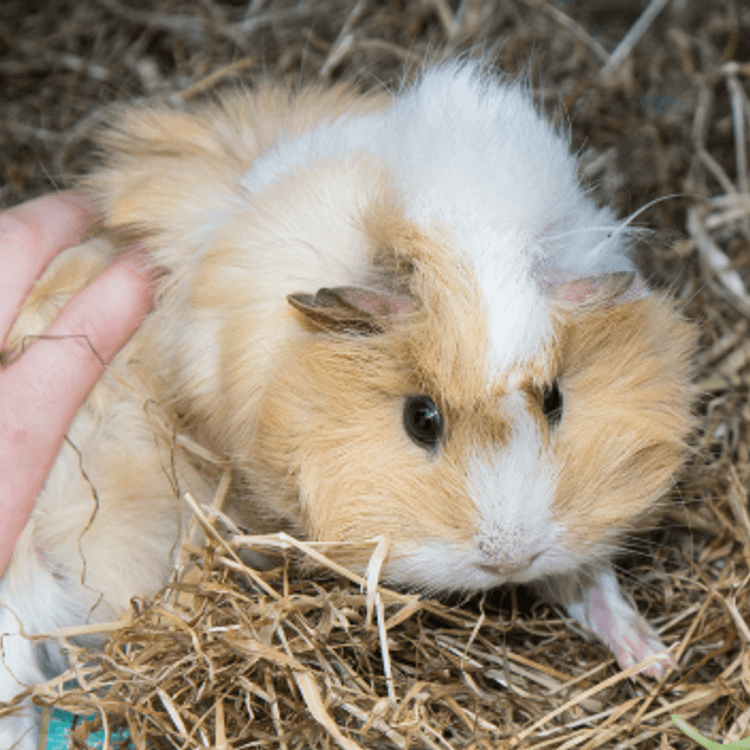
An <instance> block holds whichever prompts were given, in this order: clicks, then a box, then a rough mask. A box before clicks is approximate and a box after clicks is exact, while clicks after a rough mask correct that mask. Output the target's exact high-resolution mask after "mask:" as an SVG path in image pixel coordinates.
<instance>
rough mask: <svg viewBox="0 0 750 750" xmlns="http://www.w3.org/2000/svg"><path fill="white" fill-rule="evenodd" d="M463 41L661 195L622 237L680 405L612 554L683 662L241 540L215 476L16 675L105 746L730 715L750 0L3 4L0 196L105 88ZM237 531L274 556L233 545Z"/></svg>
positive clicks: (353, 69) (743, 672) (721, 726)
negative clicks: (142, 557)
mask: <svg viewBox="0 0 750 750" xmlns="http://www.w3.org/2000/svg"><path fill="white" fill-rule="evenodd" d="M469 49H474V50H476V49H483V50H484V51H485V52H488V51H489V52H491V54H493V55H494V57H495V58H496V59H497V61H498V65H499V66H500V67H501V68H503V69H505V70H507V71H508V72H509V73H510V74H515V73H518V72H526V73H528V74H529V75H530V77H531V80H532V82H533V83H534V86H535V90H536V92H537V95H538V97H539V101H540V103H541V104H542V106H544V107H545V108H547V109H548V110H549V111H550V113H555V112H556V113H557V116H560V114H561V113H563V115H562V116H564V117H565V118H567V120H568V121H569V123H570V126H571V129H572V136H573V142H574V146H575V148H577V149H578V150H579V153H580V154H581V159H582V172H583V177H584V178H585V179H586V180H587V181H589V182H591V183H594V184H595V185H596V191H597V193H598V195H599V196H600V197H601V199H602V201H606V202H608V203H610V204H612V205H614V206H615V207H616V209H617V210H618V211H619V212H620V214H621V215H625V214H626V213H629V212H632V211H634V210H636V209H638V208H639V207H641V206H645V205H646V204H649V203H651V202H653V201H655V200H656V199H659V198H663V200H660V201H658V202H656V203H653V204H652V205H651V206H650V207H649V208H648V209H647V210H645V211H644V212H643V214H642V215H640V216H639V223H641V224H643V225H646V226H650V227H652V228H653V229H654V230H655V232H654V234H652V235H651V236H650V237H649V238H648V240H647V242H646V243H644V245H643V247H641V249H640V251H639V252H640V258H639V260H640V263H641V266H642V268H643V269H644V272H645V273H646V274H647V276H648V278H649V279H651V281H652V283H653V284H655V285H656V286H659V287H664V288H668V289H669V290H670V291H671V292H672V293H673V294H674V295H675V296H676V297H677V298H678V299H679V300H680V302H681V305H682V307H683V309H684V312H685V314H686V315H687V316H688V317H690V318H692V319H695V320H697V321H698V322H699V324H700V325H701V330H702V335H701V352H700V355H699V361H698V382H699V386H700V388H701V393H702V395H701V399H700V402H699V404H698V406H697V408H698V411H699V414H700V428H699V430H698V432H697V434H696V435H695V436H694V440H693V447H694V451H693V455H692V457H691V460H690V462H689V465H688V466H687V468H686V470H685V471H684V472H683V474H682V475H681V476H680V477H679V478H678V481H677V483H676V485H675V488H674V493H673V498H672V500H671V502H670V504H669V506H668V509H667V513H666V517H665V519H664V521H663V522H662V523H661V524H660V525H659V527H658V528H656V529H654V530H652V531H650V532H649V533H647V534H645V535H644V536H642V537H641V538H639V539H638V540H636V541H635V542H633V543H632V544H631V545H629V546H630V547H631V548H633V549H634V552H632V553H631V554H630V555H629V556H628V557H627V558H626V559H623V560H622V561H621V567H620V570H621V573H622V579H623V581H624V583H625V585H626V587H627V589H628V590H629V591H630V592H631V593H632V596H633V597H634V598H635V600H636V601H637V603H638V606H639V608H640V610H641V611H642V612H643V613H645V614H646V616H647V617H648V619H649V620H650V621H651V622H652V623H654V624H655V625H656V626H657V627H658V628H659V629H660V632H661V634H662V637H663V640H664V641H665V643H666V644H668V645H669V646H670V647H671V649H672V654H673V655H674V658H675V659H676V660H677V661H678V662H679V665H680V666H679V669H678V670H675V671H672V672H670V673H669V674H667V675H666V676H665V677H664V678H663V679H662V680H660V681H658V682H654V681H652V680H648V679H645V678H643V677H640V676H638V675H637V674H634V673H633V672H634V670H631V671H630V673H622V672H620V671H618V669H617V668H616V666H615V665H614V662H613V659H612V658H611V657H610V655H609V654H608V652H607V651H606V650H605V649H604V647H603V646H601V645H600V644H598V643H592V642H587V641H586V640H585V639H584V638H583V637H582V636H581V634H580V633H579V632H577V631H576V628H575V625H574V624H572V623H566V622H564V621H563V619H562V617H561V614H560V613H559V612H557V611H554V610H553V609H551V608H550V607H548V606H546V605H545V604H543V603H539V602H535V601H534V600H532V599H531V598H530V597H529V596H528V595H527V593H526V592H524V591H523V590H522V589H517V590H508V591H500V592H492V593H490V594H488V595H486V596H485V597H484V598H477V599H473V600H469V601H463V600H454V601H446V602H437V601H431V600H420V599H418V598H417V597H414V596H410V595H407V594H404V593H400V592H395V591H389V590H387V589H384V588H382V587H378V586H377V581H376V579H375V578H374V577H371V579H370V580H369V581H367V582H363V581H360V580H359V579H357V577H356V576H353V575H352V574H350V573H348V572H347V571H342V570H339V569H337V568H335V567H334V566H332V565H329V564H327V563H326V562H325V558H324V557H323V556H324V554H325V550H324V549H321V548H318V547H313V546H310V545H306V544H304V543H301V542H298V541H296V540H293V539H290V538H288V537H284V536H271V537H259V538H248V537H245V536H243V535H242V534H241V532H240V531H239V530H237V529H232V528H231V526H228V525H227V522H226V521H225V520H224V519H222V517H221V513H220V512H219V511H218V507H219V504H220V500H221V497H217V499H216V503H215V507H214V508H199V507H198V506H194V510H195V519H194V521H193V524H194V526H195V530H196V533H194V534H193V535H192V539H193V542H192V543H188V544H186V546H185V548H184V550H183V552H182V554H181V557H180V560H179V566H178V569H177V570H176V572H175V577H174V581H173V582H172V583H171V584H170V585H169V586H168V587H167V588H166V589H165V590H164V591H163V592H161V593H160V594H159V595H158V596H156V597H154V598H153V599H151V600H143V601H137V602H134V603H133V611H132V612H131V613H130V615H129V618H128V619H127V620H126V621H124V622H122V623H114V624H112V625H111V627H109V628H104V629H102V628H100V630H103V631H104V634H105V635H107V636H108V640H107V643H106V646H105V648H104V649H103V651H102V652H100V653H96V652H95V653H88V652H85V651H80V650H78V649H77V648H76V647H74V646H73V644H72V642H71V643H70V648H71V659H72V667H71V670H70V672H69V673H68V674H67V675H66V676H65V677H66V679H59V680H54V681H51V682H50V683H48V684H47V685H43V686H39V687H37V688H35V689H34V690H33V694H34V699H35V701H36V702H37V703H38V704H39V705H41V706H43V707H49V706H51V705H55V706H60V707H64V708H67V709H69V710H71V711H74V712H78V713H80V714H81V715H84V716H90V715H91V714H92V713H94V714H95V715H96V717H97V718H96V719H95V722H94V723H96V722H99V723H100V725H103V727H104V728H105V735H106V738H107V739H106V742H107V743H108V744H109V746H110V747H112V746H113V744H112V743H113V740H112V734H111V733H112V731H113V729H115V728H117V727H121V726H122V725H123V724H125V725H127V726H129V728H130V732H131V734H132V738H133V742H134V745H135V747H136V748H138V749H139V750H140V749H141V748H146V747H149V748H185V749H187V748H198V747H211V748H217V750H219V749H221V750H228V749H229V748H233V749H234V750H239V749H240V748H251V747H264V748H265V747H268V748H288V749H289V750H292V749H293V748H334V747H339V748H345V749H346V750H349V748H358V747H359V748H446V749H447V748H454V749H456V750H458V749H459V748H461V749H464V748H467V749H468V748H477V749H478V748H499V747H503V748H506V747H507V748H515V747H523V748H543V747H544V748H547V747H549V748H557V749H562V748H565V749H567V748H585V749H586V750H592V749H593V748H600V747H608V748H609V747H613V748H614V747H617V748H629V747H636V748H667V747H675V748H681V747H684V748H687V747H693V746H694V743H693V742H692V740H689V739H687V737H685V735H683V734H682V732H681V731H680V730H679V729H678V728H677V727H676V726H675V725H674V724H673V723H672V722H671V720H670V716H671V715H672V714H675V713H677V714H680V715H681V716H683V717H685V718H687V719H688V720H689V721H690V722H691V723H692V724H693V725H694V726H695V727H697V728H698V729H699V730H700V731H701V732H702V733H703V734H704V735H707V736H709V737H712V738H713V739H715V740H717V741H722V742H730V741H734V740H737V739H740V738H741V737H744V736H746V735H747V734H749V733H750V729H749V728H748V726H749V725H750V515H749V513H748V487H750V456H749V447H750V441H749V440H748V426H749V424H750V403H749V401H748V379H749V377H750V366H749V364H750V339H749V338H748V329H749V327H750V294H748V292H747V291H746V290H747V289H748V284H750V161H749V159H750V157H749V155H748V150H749V149H750V126H749V124H748V123H750V6H748V5H747V4H745V3H743V2H741V0H713V2H710V3H707V2H699V0H672V2H669V1H668V0H664V1H661V0H653V1H652V2H650V3H649V2H645V1H639V0H589V1H588V2H584V0H567V1H561V2H548V1H547V0H507V2H502V3H496V2H489V1H483V0H463V1H462V2H460V3H459V2H456V0H387V1H386V2H378V1H377V0H358V1H357V2H350V1H349V0H318V1H315V0H308V2H304V1H303V2H290V1H287V0H252V1H251V2H238V1H236V0H235V1H234V2H233V1H232V0H192V1H191V0H184V1H180V0H165V1H163V2H154V1H152V0H135V1H134V2H128V3H125V2H122V1H121V0H86V1H85V2H78V1H76V0H47V2H41V1H37V2H27V1H25V0H24V1H22V0H5V2H3V3H0V80H1V81H2V84H1V85H2V100H3V104H2V108H1V109H0V152H2V155H3V156H2V159H1V160H0V203H1V204H2V205H12V204H14V203H16V202H18V201H21V200H23V199H26V198H29V197H32V196H34V195H37V194H41V193H44V192H47V191H50V190H53V189H55V188H58V187H61V186H64V185H65V184H66V183H67V182H68V181H69V180H70V178H71V177H72V176H75V175H76V174H79V173H80V172H81V171H83V170H85V168H86V166H87V164H88V163H89V158H90V157H89V154H90V151H89V137H90V135H91V133H92V131H93V129H94V128H95V127H96V126H97V123H98V122H99V121H100V119H101V115H102V112H103V111H104V110H105V109H106V107H107V105H108V104H109V103H110V102H113V101H115V100H127V99H133V98H144V97H145V98H150V97H176V98H179V99H183V100H189V99H193V98H196V97H204V96H210V95H211V93H212V92H213V91H216V90H220V89H221V88H223V87H227V86H229V87H233V86H237V85H240V84H241V85H248V86H251V85H252V81H253V80H254V79H256V78H257V77H258V76H261V75H270V76H276V77H283V78H285V79H287V80H292V81H309V80H315V79H323V80H335V79H338V78H340V77H343V76H353V75H354V76H356V77H357V79H358V80H359V81H360V83H361V85H362V87H363V88H368V87H371V86H375V85H381V84H382V83H384V82H385V83H388V82H393V81H395V80H396V79H397V78H398V77H399V76H400V75H401V74H402V73H403V72H404V71H405V70H409V69H412V70H413V69H414V67H415V66H416V65H418V64H419V62H420V61H421V60H423V59H424V58H425V56H432V57H433V58H440V57H441V56H450V55H452V54H454V53H456V52H461V51H465V50H469ZM186 502H190V499H189V498H187V499H186ZM199 528H201V529H203V536H205V537H207V539H208V542H207V544H197V543H196V541H195V540H197V539H198V538H202V536H201V534H198V533H197V530H198V529H199ZM214 528H219V529H221V530H222V532H223V536H219V535H218V534H216V533H215V532H214V531H213V529H214ZM243 548H254V549H262V550H265V551H267V552H270V553H271V554H273V555H274V556H275V558H274V559H275V560H276V561H277V562H278V564H277V565H275V566H274V567H273V568H272V569H271V570H270V571H267V572H264V573H259V572H258V571H256V570H254V569H252V568H248V567H247V566H245V564H244V563H243V562H242V557H241V556H239V554H238V553H239V552H240V550H241V549H243ZM384 552H385V550H382V549H381V550H375V551H374V555H375V560H377V556H378V555H379V554H383V553H384ZM313 559H314V560H317V561H318V562H320V561H321V560H322V561H323V563H322V568H319V569H318V571H317V572H316V573H314V574H312V575H311V574H310V573H309V572H307V568H306V566H305V565H304V564H303V563H304V561H305V560H313ZM375 567H376V566H375ZM77 634H78V635H80V633H77ZM61 635H62V636H65V637H66V638H69V637H72V636H73V635H76V633H66V634H61ZM73 677H74V678H77V683H76V682H74V681H72V680H71V678H73ZM4 710H10V707H2V706H0V713H2V712H3V711H4ZM46 710H47V709H46V708H45V709H43V711H46ZM91 728H92V726H91V725H87V724H85V723H84V724H81V725H80V726H79V727H78V728H77V729H76V730H75V732H74V743H78V744H76V745H75V746H77V747H84V746H85V745H84V744H83V741H84V740H83V738H85V737H86V736H87V734H88V731H89V730H90V729H91Z"/></svg>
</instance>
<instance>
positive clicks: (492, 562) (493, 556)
mask: <svg viewBox="0 0 750 750" xmlns="http://www.w3.org/2000/svg"><path fill="white" fill-rule="evenodd" d="M541 554H542V552H541V551H539V552H534V553H533V554H524V553H520V552H519V553H516V554H512V553H510V552H507V551H504V550H503V551H495V552H493V553H488V550H482V557H483V558H484V560H483V561H482V562H480V563H477V567H478V568H479V569H480V570H484V571H486V572H487V573H491V574H493V575H501V576H502V577H503V578H506V579H510V578H511V577H512V576H514V575H516V574H517V573H521V572H523V571H525V570H528V569H529V568H530V567H531V565H532V564H533V563H534V561H535V560H536V559H537V558H538V557H539V556H540V555H541Z"/></svg>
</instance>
